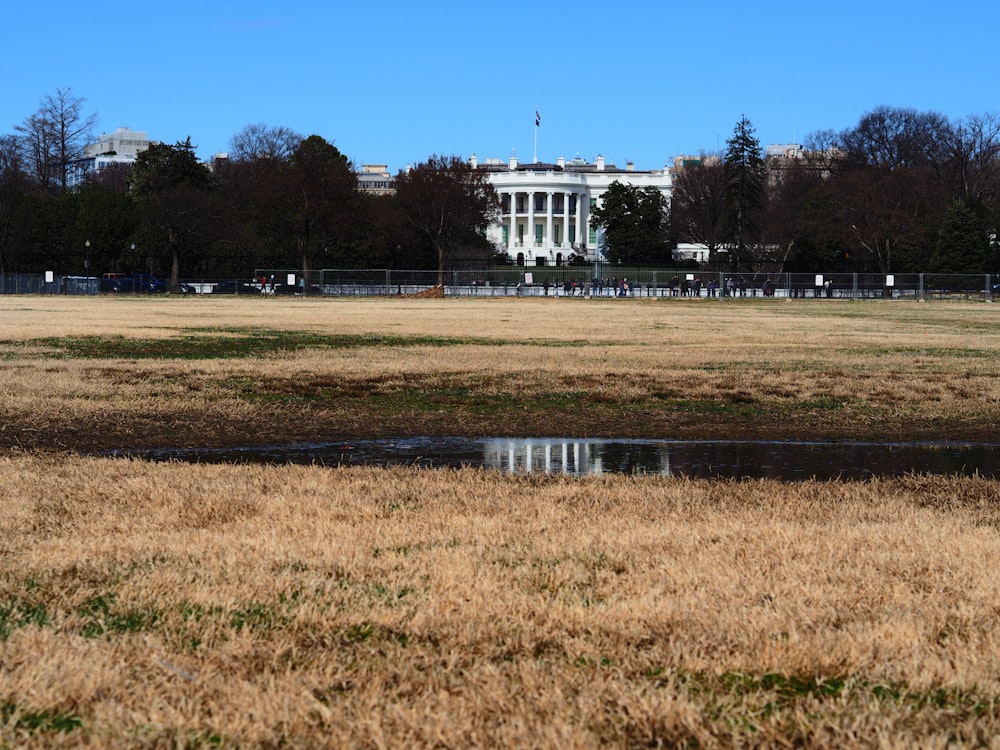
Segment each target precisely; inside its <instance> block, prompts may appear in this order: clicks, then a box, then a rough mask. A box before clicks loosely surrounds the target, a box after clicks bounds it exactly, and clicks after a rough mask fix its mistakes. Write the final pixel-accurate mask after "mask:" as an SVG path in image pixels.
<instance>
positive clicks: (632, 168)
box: [625, 161, 635, 172]
mask: <svg viewBox="0 0 1000 750" xmlns="http://www.w3.org/2000/svg"><path fill="white" fill-rule="evenodd" d="M625 171H626V172H634V171H635V162H634V161H627V162H625Z"/></svg>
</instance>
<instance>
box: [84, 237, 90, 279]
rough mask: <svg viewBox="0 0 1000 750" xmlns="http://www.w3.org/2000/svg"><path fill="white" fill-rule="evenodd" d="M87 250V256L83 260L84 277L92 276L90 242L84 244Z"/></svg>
mask: <svg viewBox="0 0 1000 750" xmlns="http://www.w3.org/2000/svg"><path fill="white" fill-rule="evenodd" d="M83 245H84V247H86V248H87V255H86V256H85V257H84V259H83V275H84V276H90V240H87V241H86V242H84V243H83Z"/></svg>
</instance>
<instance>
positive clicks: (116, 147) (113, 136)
mask: <svg viewBox="0 0 1000 750" xmlns="http://www.w3.org/2000/svg"><path fill="white" fill-rule="evenodd" d="M154 143H158V141H151V140H149V139H148V138H146V132H145V131H144V130H129V129H128V128H115V132H114V133H102V134H101V135H99V136H98V137H97V142H96V143H90V144H87V147H86V149H85V150H84V158H82V159H78V160H77V161H75V162H73V163H72V164H70V165H69V173H68V175H67V180H66V184H67V187H70V188H76V187H79V186H80V185H82V184H83V182H84V180H86V178H87V175H88V174H90V173H94V174H97V173H98V172H100V171H101V170H102V169H106V168H107V167H109V166H110V165H112V164H128V165H131V164H132V163H133V162H134V161H135V157H136V156H137V155H138V153H139V152H140V151H144V150H145V149H147V148H149V147H150V145H151V144H154Z"/></svg>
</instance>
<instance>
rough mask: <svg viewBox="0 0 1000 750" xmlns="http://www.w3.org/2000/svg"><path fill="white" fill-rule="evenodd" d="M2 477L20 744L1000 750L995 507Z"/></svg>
mask: <svg viewBox="0 0 1000 750" xmlns="http://www.w3.org/2000/svg"><path fill="white" fill-rule="evenodd" d="M0 472H2V474H3V476H4V478H5V480H4V484H3V488H2V490H0V497H2V499H3V508H4V514H3V515H2V516H0V540H2V541H0V554H2V560H3V568H2V577H0V613H3V614H2V617H0V628H2V631H0V632H2V633H3V635H4V636H5V641H3V642H0V706H3V707H4V709H3V710H4V715H3V718H4V721H3V722H0V745H2V744H4V743H6V744H7V745H9V746H12V747H13V746H19V745H21V744H26V743H29V742H30V743H32V744H43V745H47V746H53V747H56V746H79V745H84V744H87V745H91V746H118V747H133V746H147V747H167V746H174V747H176V746H183V747H202V746H214V745H216V744H222V745H224V746H241V747H277V746H290V747H314V746H326V747H401V746H410V747H486V746H489V747H552V748H556V747H559V748H562V747H608V746H612V747H645V746H655V745H657V744H659V745H661V746H675V745H677V744H682V745H683V744H688V745H697V746H699V747H716V746H720V747H721V746H725V747H730V746H734V745H747V746H760V747H767V746H785V745H786V744H795V745H799V746H805V747H829V746H840V747H851V746H853V747H874V746H882V747H892V746H913V745H921V746H929V745H943V744H946V742H948V741H949V739H950V740H952V741H956V742H959V743H960V744H968V745H977V744H990V743H991V742H992V741H993V738H994V737H995V736H997V735H998V734H1000V717H998V710H1000V704H998V701H1000V679H998V675H1000V641H998V636H997V633H996V627H995V626H996V621H997V615H998V610H997V602H998V601H1000V590H998V589H1000V579H998V578H997V576H996V574H995V571H996V569H997V566H998V564H1000V544H998V539H997V530H998V524H1000V505H998V501H1000V490H998V485H997V483H995V482H989V481H985V480H977V479H944V478H938V479H932V478H904V479H899V480H892V481H878V482H870V483H863V484H858V483H815V482H806V483H800V484H781V483H777V482H771V481H759V482H757V481H755V482H745V483H735V482H708V481H683V480H669V479H662V478H652V477H649V478H637V477H603V478H594V477H591V478H587V479H583V480H577V479H569V478H563V477H540V476H531V477H527V476H523V477H505V476H502V475H500V474H495V473H488V472H478V471H471V470H468V471H421V470H415V469H411V470H406V469H392V470H385V469H382V470H379V469H326V468H319V467H263V466H262V467H235V466H186V465H179V464H160V465H155V464H147V463H142V462H137V461H127V460H111V459H82V458H62V459H60V458H57V457H47V458H46V457H32V456H16V455H15V456H11V457H8V458H6V459H2V460H0Z"/></svg>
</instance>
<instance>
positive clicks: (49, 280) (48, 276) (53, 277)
mask: <svg viewBox="0 0 1000 750" xmlns="http://www.w3.org/2000/svg"><path fill="white" fill-rule="evenodd" d="M55 280H56V275H55V274H54V273H53V272H52V271H46V272H45V283H46V284H51V283H52V282H53V281H55Z"/></svg>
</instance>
